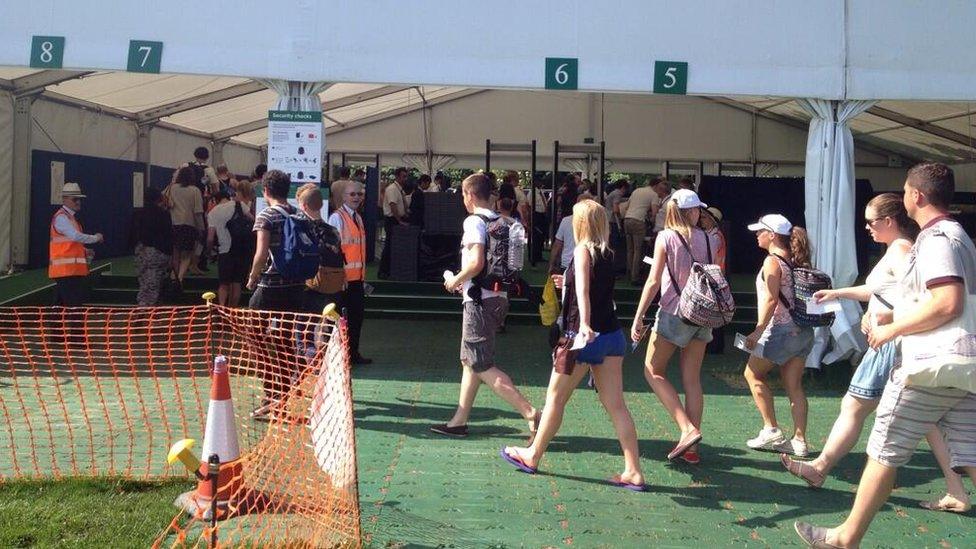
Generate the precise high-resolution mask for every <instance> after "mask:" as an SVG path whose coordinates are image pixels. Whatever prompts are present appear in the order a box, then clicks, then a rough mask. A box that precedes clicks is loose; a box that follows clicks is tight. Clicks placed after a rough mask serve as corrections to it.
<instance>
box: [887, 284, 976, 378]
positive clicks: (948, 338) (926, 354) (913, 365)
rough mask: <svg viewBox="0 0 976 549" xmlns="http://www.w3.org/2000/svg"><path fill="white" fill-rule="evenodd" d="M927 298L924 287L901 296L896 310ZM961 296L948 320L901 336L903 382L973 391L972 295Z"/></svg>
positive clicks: (975, 304) (975, 312)
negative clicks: (959, 307) (956, 312)
mask: <svg viewBox="0 0 976 549" xmlns="http://www.w3.org/2000/svg"><path fill="white" fill-rule="evenodd" d="M931 298H932V295H931V294H930V293H929V292H927V291H926V292H924V293H923V294H921V295H916V296H905V297H904V298H903V301H902V306H901V307H896V309H895V310H896V314H897V316H899V317H900V316H903V315H906V314H909V313H910V312H912V311H915V310H917V309H918V308H919V307H921V306H922V305H924V304H925V303H926V302H927V301H928V300H929V299H931ZM965 300H966V301H965V304H964V305H963V311H962V314H961V315H959V316H958V317H956V318H955V319H953V320H952V321H950V322H947V323H945V324H943V325H942V326H939V327H938V328H935V329H934V330H929V331H928V332H922V333H918V334H912V335H908V336H902V338H901V354H902V366H901V368H902V370H903V371H904V373H905V384H906V385H916V386H920V387H954V388H956V389H962V390H964V391H969V392H970V393H976V295H972V294H968V293H967V294H966V296H965ZM898 313H900V314H898Z"/></svg>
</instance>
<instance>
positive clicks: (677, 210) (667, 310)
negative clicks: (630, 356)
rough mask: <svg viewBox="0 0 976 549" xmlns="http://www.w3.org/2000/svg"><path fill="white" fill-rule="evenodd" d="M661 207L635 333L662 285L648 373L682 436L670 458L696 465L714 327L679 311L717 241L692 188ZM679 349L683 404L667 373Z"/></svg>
mask: <svg viewBox="0 0 976 549" xmlns="http://www.w3.org/2000/svg"><path fill="white" fill-rule="evenodd" d="M662 207H665V208H667V210H666V213H665V221H664V230H663V231H661V232H660V233H658V235H657V240H656V241H655V242H654V262H653V264H652V265H651V274H650V276H648V277H647V281H646V282H645V283H644V291H643V292H641V298H640V303H638V305H637V312H636V314H635V316H634V324H633V326H632V327H631V337H632V338H633V340H634V341H635V342H637V341H640V339H641V338H642V337H643V335H644V313H645V312H647V308H648V307H649V306H650V305H651V300H652V299H654V296H656V295H657V294H658V292H659V291H660V293H661V300H660V302H659V309H658V311H657V316H656V317H655V319H654V328H653V330H652V333H651V339H650V343H648V345H647V358H646V359H645V361H644V378H645V379H647V383H648V384H649V385H650V386H651V389H652V390H654V394H655V395H657V398H658V399H659V400H660V401H661V404H663V405H664V407H665V408H666V409H667V411H668V413H669V414H671V418H672V419H673V420H674V422H675V423H677V424H678V428H679V429H681V436H680V438H679V439H678V443H677V444H676V445H675V447H674V449H673V450H671V452H669V453H668V460H669V461H670V460H675V459H678V458H682V459H683V460H684V461H686V462H688V463H690V464H692V465H695V464H698V463H699V462H700V461H701V458H700V457H699V453H698V443H699V442H700V441H701V439H702V433H701V421H702V414H703V413H704V408H705V396H704V393H703V392H702V386H701V365H702V360H703V359H704V358H705V346H706V345H708V342H710V341H711V340H712V329H711V328H704V327H701V326H694V325H691V324H687V323H685V322H684V321H682V320H681V319H680V318H679V317H678V300H679V299H680V297H681V289H682V288H684V287H685V283H686V282H687V281H688V275H689V274H690V273H691V266H692V264H693V263H695V262H696V261H697V262H701V263H714V262H715V258H714V256H715V251H716V249H717V247H718V241H717V239H716V237H715V236H714V234H712V235H710V234H708V233H706V232H705V231H703V230H702V229H700V228H699V226H698V225H699V222H700V221H701V209H702V208H706V207H708V206H707V204H704V203H703V202H702V201H701V199H699V198H698V195H697V194H695V192H694V191H691V190H687V189H679V190H677V191H675V192H674V193H673V194H671V196H670V197H668V199H667V201H666V203H665V204H664V205H663V206H662ZM678 349H681V356H680V359H679V361H678V366H679V367H680V368H681V384H682V386H683V387H684V390H685V402H684V404H683V405H682V403H681V398H680V397H679V396H678V391H676V390H675V388H674V385H672V384H671V382H670V381H668V378H667V369H668V361H670V360H671V357H672V356H673V355H674V353H675V351H677V350H678Z"/></svg>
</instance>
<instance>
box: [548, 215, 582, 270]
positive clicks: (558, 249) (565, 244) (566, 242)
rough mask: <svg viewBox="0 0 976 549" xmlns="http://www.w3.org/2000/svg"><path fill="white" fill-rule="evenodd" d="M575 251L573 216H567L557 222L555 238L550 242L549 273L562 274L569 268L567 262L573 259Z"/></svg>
mask: <svg viewBox="0 0 976 549" xmlns="http://www.w3.org/2000/svg"><path fill="white" fill-rule="evenodd" d="M574 249H576V238H575V236H574V235H573V216H571V215H567V216H566V217H564V218H563V219H562V221H560V222H559V228H558V229H556V236H555V237H554V238H553V240H552V250H551V251H550V252H549V272H550V273H554V274H563V271H565V270H566V268H567V267H569V261H570V260H571V259H573V250H574ZM556 258H559V265H558V266H557V265H556Z"/></svg>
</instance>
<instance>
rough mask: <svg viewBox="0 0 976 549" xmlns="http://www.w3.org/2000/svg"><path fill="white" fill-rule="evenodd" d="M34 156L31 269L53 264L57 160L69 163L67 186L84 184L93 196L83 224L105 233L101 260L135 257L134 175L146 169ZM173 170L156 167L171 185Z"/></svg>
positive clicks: (73, 156) (90, 158)
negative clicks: (50, 256) (50, 258)
mask: <svg viewBox="0 0 976 549" xmlns="http://www.w3.org/2000/svg"><path fill="white" fill-rule="evenodd" d="M32 152H33V154H32V156H31V212H30V214H31V215H30V218H31V221H30V256H29V259H30V266H31V267H41V266H44V265H46V264H47V262H48V242H49V239H50V225H51V217H52V216H53V215H54V212H55V211H56V210H57V208H58V207H59V206H55V205H52V204H51V162H63V163H64V180H65V182H75V183H78V184H80V185H81V188H82V191H83V192H84V193H85V195H87V198H85V200H84V201H83V202H82V209H81V212H80V213H79V214H78V220H79V221H80V222H81V224H82V227H83V229H84V231H85V232H86V233H89V234H94V233H98V232H100V233H102V234H104V235H105V242H104V243H102V244H95V245H93V246H92V248H93V249H94V250H95V254H96V256H97V257H101V258H109V257H117V256H122V255H128V254H129V253H131V251H130V250H129V249H128V243H129V242H128V241H129V223H130V219H131V217H132V211H133V207H132V174H133V173H136V172H140V173H141V172H143V171H144V168H145V165H144V164H142V163H139V162H131V161H127V160H115V159H110V158H98V157H93V156H82V155H77V154H64V153H56V152H49V151H39V150H35V151H32ZM167 170H168V169H167V168H158V167H156V166H153V172H154V173H157V172H158V173H159V174H160V175H159V177H163V178H165V179H166V181H168V180H169V179H168V178H169V176H168V175H167V174H166V171H167ZM169 171H170V172H171V171H172V170H169Z"/></svg>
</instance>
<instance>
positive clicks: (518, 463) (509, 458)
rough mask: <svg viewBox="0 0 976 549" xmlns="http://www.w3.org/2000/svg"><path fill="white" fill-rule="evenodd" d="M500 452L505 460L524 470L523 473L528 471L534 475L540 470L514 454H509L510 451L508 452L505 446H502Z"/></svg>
mask: <svg viewBox="0 0 976 549" xmlns="http://www.w3.org/2000/svg"><path fill="white" fill-rule="evenodd" d="M498 453H499V455H501V456H502V459H504V460H505V461H507V462H509V463H511V464H512V465H514V466H515V468H516V469H518V470H519V471H522V472H523V473H528V474H530V475H534V474H535V473H536V471H538V470H539V469H538V468H536V467H529V466H528V465H526V464H525V462H523V461H522V460H521V459H519V458H517V457H513V456H510V455H508V452H506V451H505V449H504V448H502V449H501V451H500V452H498Z"/></svg>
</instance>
